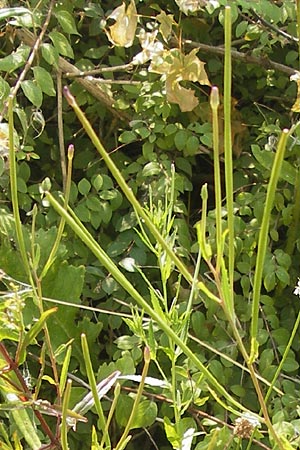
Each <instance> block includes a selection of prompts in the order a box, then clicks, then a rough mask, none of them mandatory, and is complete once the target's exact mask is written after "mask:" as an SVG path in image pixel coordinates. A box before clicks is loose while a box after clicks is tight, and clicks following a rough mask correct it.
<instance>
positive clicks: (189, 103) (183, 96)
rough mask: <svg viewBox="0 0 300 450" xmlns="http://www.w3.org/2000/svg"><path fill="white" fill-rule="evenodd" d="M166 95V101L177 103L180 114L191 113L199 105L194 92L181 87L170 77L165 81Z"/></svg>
mask: <svg viewBox="0 0 300 450" xmlns="http://www.w3.org/2000/svg"><path fill="white" fill-rule="evenodd" d="M166 93H167V99H168V101H169V102H170V103H177V104H178V105H179V108H180V109H181V111H182V112H187V111H192V110H193V109H194V108H196V106H197V105H198V103H199V101H198V99H197V97H195V91H193V90H192V89H186V88H184V87H182V86H181V85H180V83H179V82H178V81H176V80H174V78H173V77H172V76H170V77H167V79H166Z"/></svg>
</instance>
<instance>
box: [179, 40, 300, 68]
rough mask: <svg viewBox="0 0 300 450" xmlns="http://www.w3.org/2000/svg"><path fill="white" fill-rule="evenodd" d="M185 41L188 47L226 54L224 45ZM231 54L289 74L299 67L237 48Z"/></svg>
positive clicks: (242, 59)
mask: <svg viewBox="0 0 300 450" xmlns="http://www.w3.org/2000/svg"><path fill="white" fill-rule="evenodd" d="M183 43H184V44H185V45H186V46H188V47H191V48H198V49H199V50H200V51H203V52H206V53H214V54H216V55H220V56H224V53H225V50H224V48H223V47H216V46H213V45H206V44H199V42H194V41H191V40H188V39H185V40H184V41H183ZM231 56H232V58H233V59H237V60H239V61H244V62H245V63H246V64H256V65H258V66H261V67H263V68H264V69H266V70H268V69H274V70H277V71H279V72H283V73H286V74H287V75H293V74H294V73H296V72H297V69H293V68H292V67H289V66H286V65H284V64H280V63H277V62H275V61H272V60H270V59H269V58H266V57H263V58H259V57H257V56H252V55H249V54H248V53H243V52H238V51H237V50H231Z"/></svg>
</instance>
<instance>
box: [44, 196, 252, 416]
mask: <svg viewBox="0 0 300 450" xmlns="http://www.w3.org/2000/svg"><path fill="white" fill-rule="evenodd" d="M46 198H47V199H48V201H49V203H50V204H51V206H52V207H53V208H54V209H55V210H56V211H57V212H58V214H59V215H61V216H62V217H64V218H65V220H66V223H67V224H68V225H69V226H70V227H71V228H72V230H73V231H74V232H75V233H76V234H77V236H78V237H79V238H80V239H81V240H82V242H84V243H85V244H86V246H87V247H88V248H89V249H90V250H91V251H92V252H93V253H94V255H95V256H96V257H97V258H98V260H99V261H100V262H101V264H103V266H104V267H105V268H106V269H107V271H108V272H110V273H111V274H112V276H113V277H114V278H115V280H116V281H117V282H118V283H119V284H120V285H121V286H123V288H124V289H125V290H126V291H127V292H128V294H129V295H130V296H131V298H132V299H134V300H135V301H136V303H137V304H138V305H139V306H140V307H141V308H142V309H143V310H144V311H145V312H146V313H147V314H148V315H149V316H150V317H152V319H153V320H154V321H155V322H156V323H157V324H158V325H159V327H160V328H161V330H163V331H164V332H165V333H166V334H167V336H169V337H170V338H171V339H172V340H173V341H174V342H175V343H176V344H177V345H178V346H179V347H180V348H181V350H182V351H183V353H184V354H185V355H186V356H187V357H188V358H190V360H191V361H192V362H193V363H194V364H195V366H196V367H197V368H198V369H199V370H200V372H202V373H203V375H204V376H205V377H206V379H207V381H208V382H209V383H210V384H211V385H212V386H214V389H215V390H216V391H218V392H219V394H221V395H223V396H224V398H226V400H227V401H228V402H229V403H230V404H231V405H233V406H234V407H235V408H238V409H241V410H242V411H245V410H246V408H245V407H244V406H243V405H241V404H240V403H239V402H237V401H236V400H235V399H234V398H233V397H232V396H231V395H230V394H229V393H228V391H227V390H226V389H225V388H224V387H223V386H222V385H221V384H220V383H219V382H218V381H217V379H216V378H215V377H214V376H213V375H212V374H211V373H210V371H209V370H208V369H207V368H206V367H205V366H204V364H202V363H201V361H200V360H199V359H198V357H197V356H196V355H195V353H194V352H193V351H192V350H191V349H190V348H189V347H188V346H187V345H186V344H185V343H184V342H183V341H182V340H181V339H180V337H179V336H178V335H177V334H176V333H175V332H174V331H173V330H172V329H171V328H170V326H169V325H168V324H167V322H166V320H164V318H163V317H162V316H161V315H160V314H158V313H157V312H156V311H154V310H153V308H152V306H151V305H150V304H149V303H148V302H147V301H146V300H145V299H144V298H143V297H142V295H140V294H139V292H138V291H136V289H135V288H134V286H133V285H132V284H131V283H130V282H129V281H128V279H127V278H126V277H125V276H124V274H123V273H122V272H121V271H120V270H119V269H118V267H117V266H116V265H115V264H114V263H113V261H112V260H111V259H110V258H109V256H108V255H107V254H106V253H105V252H104V251H103V249H102V248H101V247H100V246H99V244H98V243H97V242H96V241H95V240H94V238H93V237H92V236H91V235H90V233H89V232H88V230H86V229H85V228H84V226H83V225H82V224H81V225H78V223H77V221H75V220H74V219H73V217H72V216H71V215H70V214H69V213H68V212H67V211H66V210H65V209H64V208H63V206H61V205H60V204H59V203H58V202H57V201H56V200H55V199H54V197H53V196H52V195H51V194H50V193H47V194H46ZM228 409H231V408H230V407H228ZM231 410H232V409H231ZM232 411H233V410H232ZM233 412H234V413H235V414H236V413H237V412H236V411H233Z"/></svg>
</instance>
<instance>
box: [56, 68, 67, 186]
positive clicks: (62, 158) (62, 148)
mask: <svg viewBox="0 0 300 450" xmlns="http://www.w3.org/2000/svg"><path fill="white" fill-rule="evenodd" d="M56 80H57V128H58V146H59V154H60V166H61V173H62V181H63V190H64V192H65V190H66V183H67V163H66V153H65V139H64V124H63V117H62V116H63V109H62V80H61V72H60V71H57V77H56Z"/></svg>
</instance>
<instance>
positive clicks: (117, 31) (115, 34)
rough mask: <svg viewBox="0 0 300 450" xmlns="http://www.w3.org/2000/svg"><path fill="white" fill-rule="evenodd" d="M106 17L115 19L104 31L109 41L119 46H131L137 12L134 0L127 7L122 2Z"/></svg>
mask: <svg viewBox="0 0 300 450" xmlns="http://www.w3.org/2000/svg"><path fill="white" fill-rule="evenodd" d="M108 19H114V20H115V21H116V23H114V24H113V25H112V26H111V27H109V30H108V31H107V32H106V34H107V37H108V39H109V40H110V42H112V43H113V44H114V45H117V46H119V47H131V45H132V44H133V40H134V37H135V30H136V26H137V12H136V7H135V3H134V0H131V2H130V4H129V6H128V8H127V9H126V5H125V3H122V5H121V6H118V8H116V9H114V10H113V12H112V13H111V14H110V15H109V16H108Z"/></svg>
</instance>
